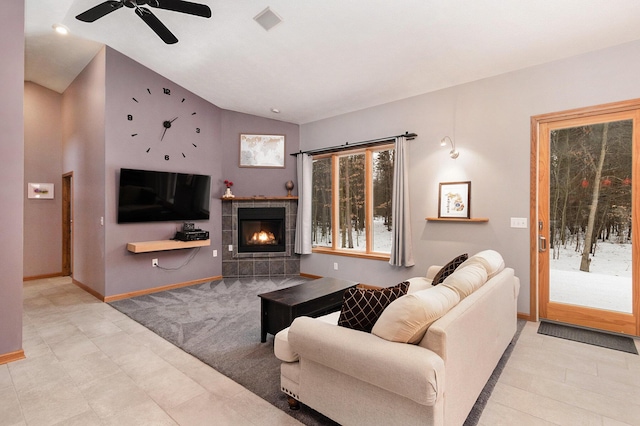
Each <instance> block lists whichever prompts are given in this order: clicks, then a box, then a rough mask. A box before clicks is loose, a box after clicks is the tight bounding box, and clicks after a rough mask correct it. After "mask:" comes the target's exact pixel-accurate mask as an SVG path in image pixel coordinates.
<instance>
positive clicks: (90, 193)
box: [62, 49, 105, 295]
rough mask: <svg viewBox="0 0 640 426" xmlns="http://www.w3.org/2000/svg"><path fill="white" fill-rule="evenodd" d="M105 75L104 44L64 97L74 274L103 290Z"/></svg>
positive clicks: (94, 287)
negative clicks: (71, 189) (71, 184)
mask: <svg viewBox="0 0 640 426" xmlns="http://www.w3.org/2000/svg"><path fill="white" fill-rule="evenodd" d="M104 81H105V50H104V49H102V50H101V51H100V52H99V53H98V54H97V55H96V56H95V58H94V59H93V60H92V61H91V62H90V63H89V65H87V66H86V68H85V69H84V70H83V71H82V73H80V75H79V76H78V77H76V79H75V80H74V81H73V83H71V85H70V86H69V87H68V88H67V90H65V92H64V94H63V97H62V121H63V132H62V133H63V136H62V139H63V165H62V173H68V172H73V278H74V279H75V280H77V281H79V282H80V283H82V284H84V285H86V286H88V287H90V288H91V289H93V290H95V291H96V292H98V293H100V294H103V295H104V291H105V272H104V271H105V252H104V235H105V231H104V227H103V226H101V225H100V218H101V217H103V216H104V211H105V210H104V207H105V203H104V193H105V181H104V176H105V175H104V169H105V167H104V151H105V147H104V135H105V122H104V115H105V113H104V110H105V86H104Z"/></svg>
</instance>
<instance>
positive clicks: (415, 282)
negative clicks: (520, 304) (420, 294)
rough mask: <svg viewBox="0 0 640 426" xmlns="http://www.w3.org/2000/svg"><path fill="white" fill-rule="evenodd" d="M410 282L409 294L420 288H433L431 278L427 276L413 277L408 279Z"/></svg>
mask: <svg viewBox="0 0 640 426" xmlns="http://www.w3.org/2000/svg"><path fill="white" fill-rule="evenodd" d="M407 281H408V282H409V290H408V291H407V294H411V293H415V292H417V291H420V290H426V289H428V288H431V279H430V278H426V277H413V278H409V279H408V280H407Z"/></svg>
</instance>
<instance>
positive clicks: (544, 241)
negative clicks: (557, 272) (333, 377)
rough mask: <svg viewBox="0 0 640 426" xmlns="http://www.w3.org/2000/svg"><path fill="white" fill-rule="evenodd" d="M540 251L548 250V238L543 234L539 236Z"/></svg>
mask: <svg viewBox="0 0 640 426" xmlns="http://www.w3.org/2000/svg"><path fill="white" fill-rule="evenodd" d="M538 251H539V252H540V253H544V252H545V251H547V239H546V238H545V237H543V236H540V237H538Z"/></svg>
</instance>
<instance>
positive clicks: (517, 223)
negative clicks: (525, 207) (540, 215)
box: [511, 217, 527, 228]
mask: <svg viewBox="0 0 640 426" xmlns="http://www.w3.org/2000/svg"><path fill="white" fill-rule="evenodd" d="M511 227H512V228H526V227H527V218H526V217H512V218H511Z"/></svg>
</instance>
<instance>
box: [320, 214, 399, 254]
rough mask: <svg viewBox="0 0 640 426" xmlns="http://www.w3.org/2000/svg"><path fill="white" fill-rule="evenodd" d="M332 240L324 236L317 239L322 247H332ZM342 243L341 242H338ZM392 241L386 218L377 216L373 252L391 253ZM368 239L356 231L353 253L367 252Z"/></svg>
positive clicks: (374, 221) (374, 226)
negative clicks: (385, 221)
mask: <svg viewBox="0 0 640 426" xmlns="http://www.w3.org/2000/svg"><path fill="white" fill-rule="evenodd" d="M340 237H342V233H340ZM330 239H331V238H330V236H329V237H326V238H323V237H322V236H320V235H319V236H318V237H317V240H316V241H317V245H318V246H320V247H327V246H329V247H330V246H331V242H330V241H329V240H330ZM338 241H341V240H338ZM391 241H392V234H391V231H389V230H388V229H387V227H386V226H385V224H384V218H382V217H379V216H376V217H374V218H373V250H374V251H377V252H380V253H391ZM366 244H367V242H366V238H365V236H364V232H363V233H360V234H357V233H356V232H355V231H354V232H353V249H350V250H353V251H365V250H366Z"/></svg>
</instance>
